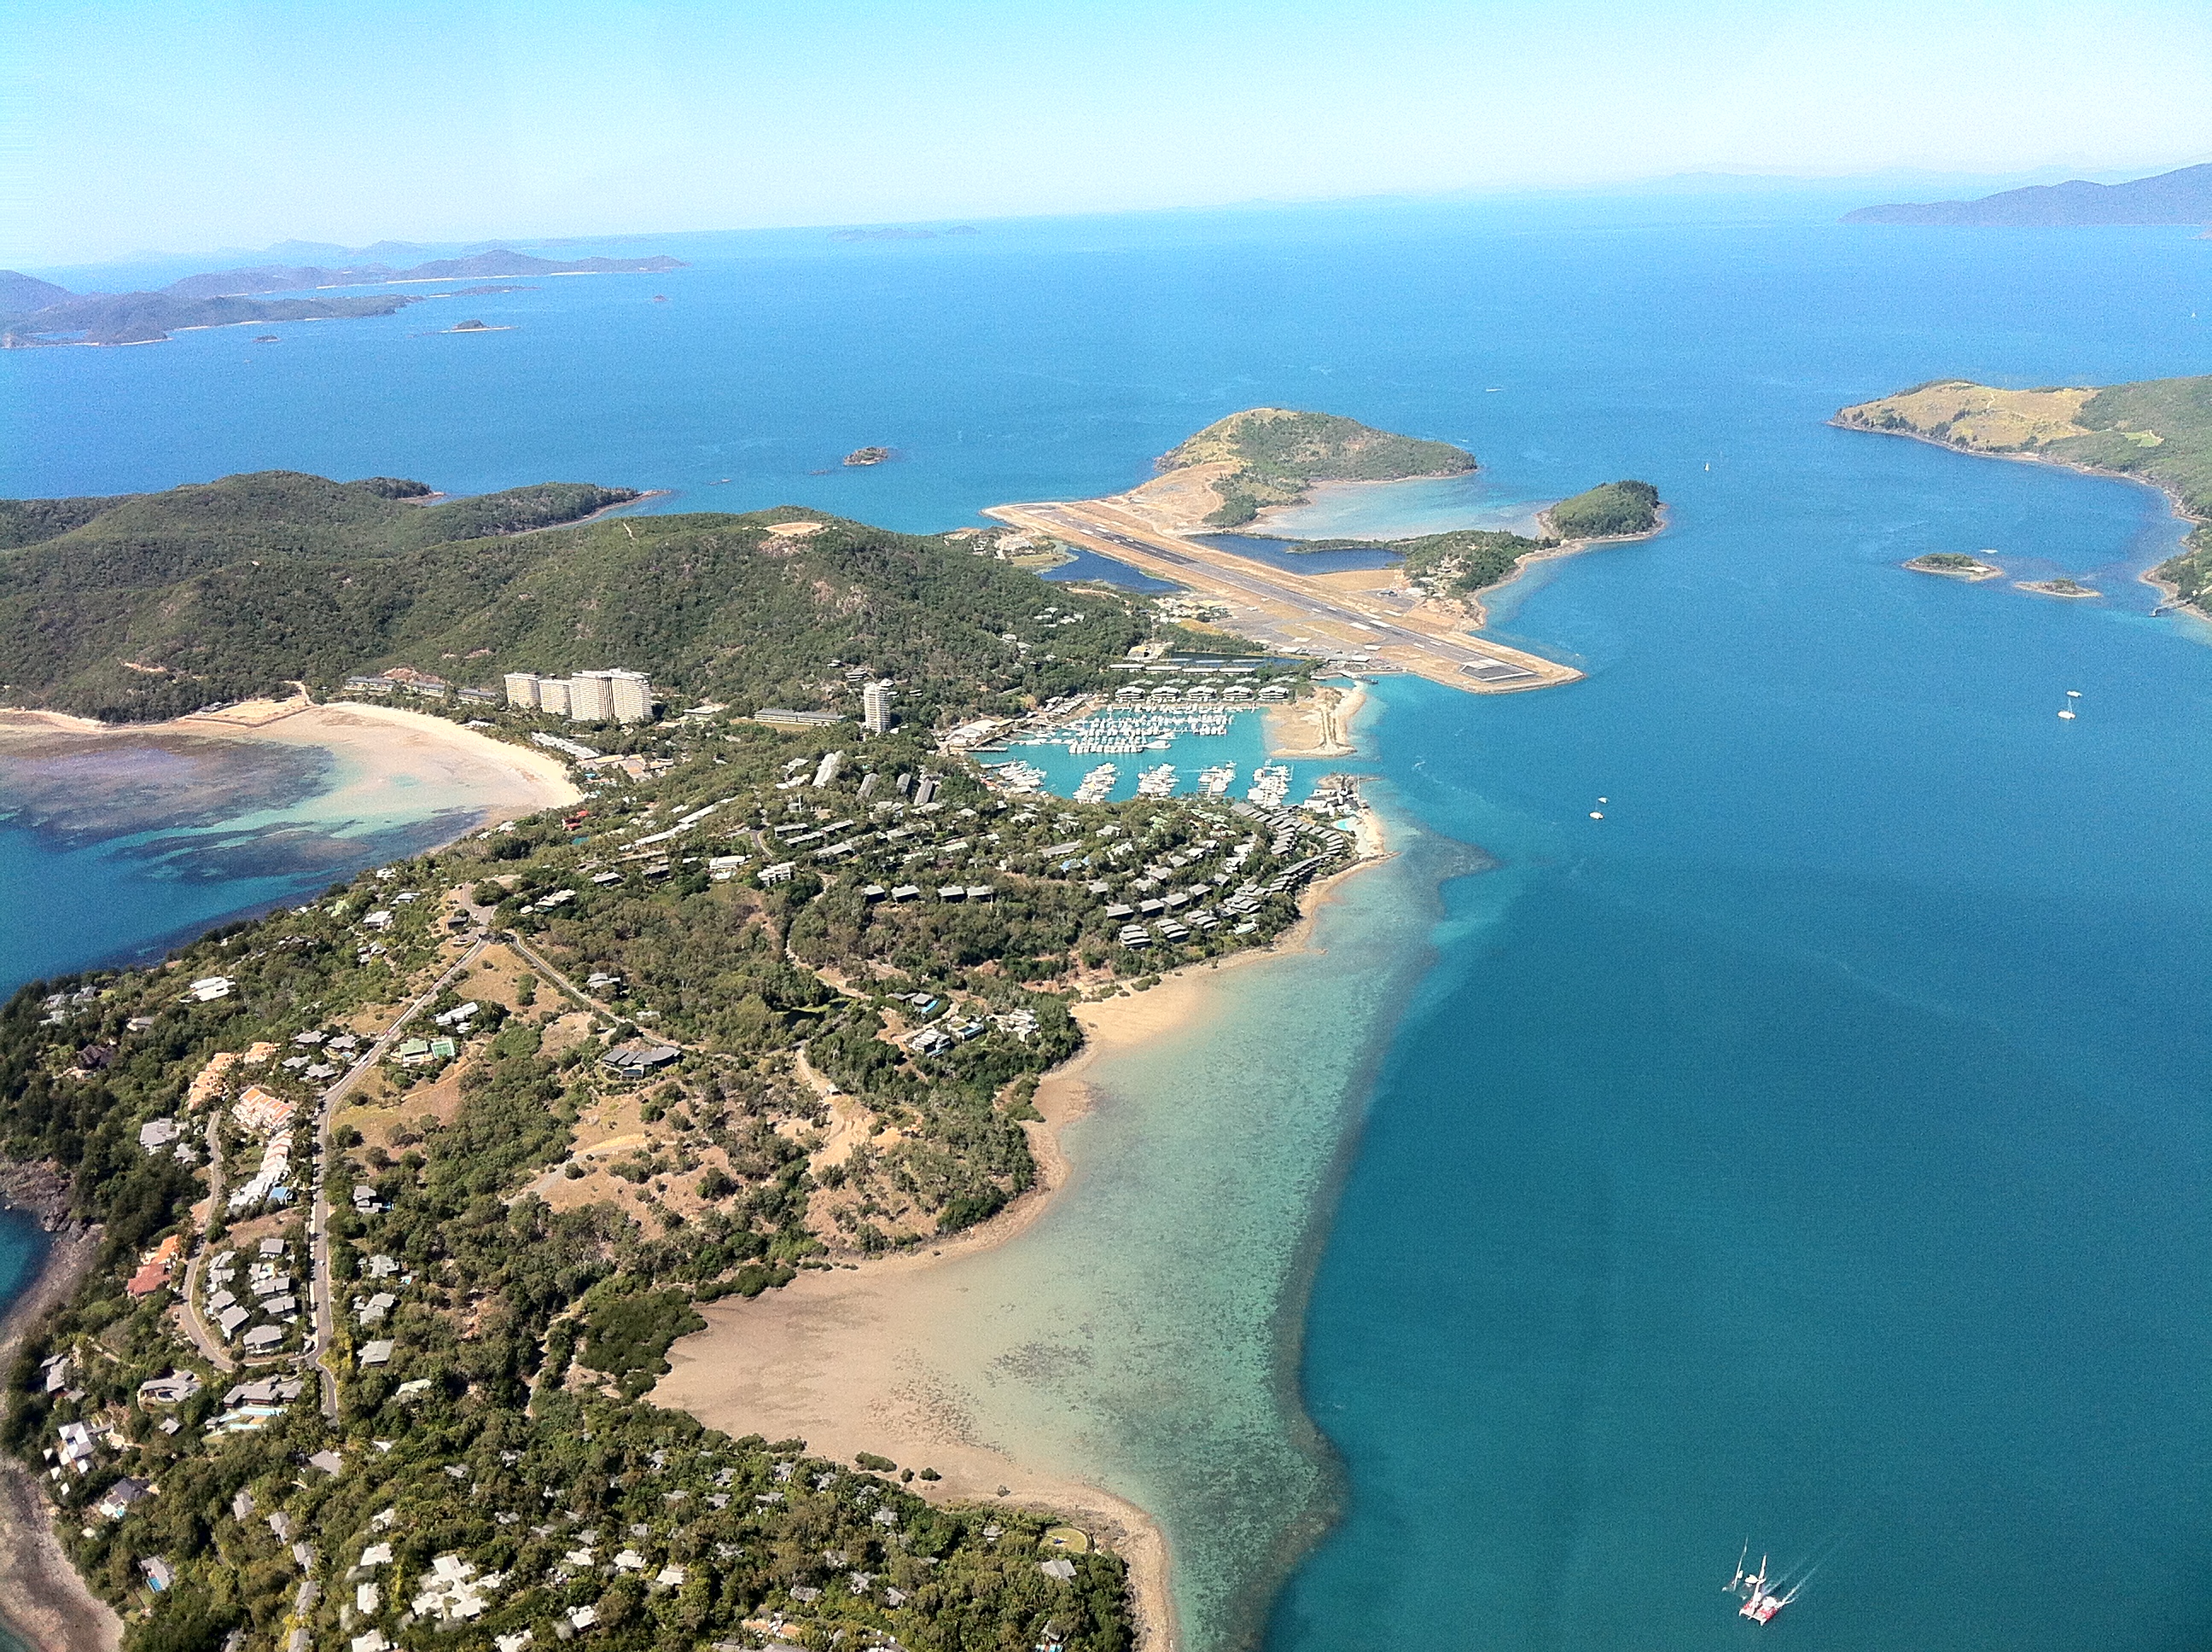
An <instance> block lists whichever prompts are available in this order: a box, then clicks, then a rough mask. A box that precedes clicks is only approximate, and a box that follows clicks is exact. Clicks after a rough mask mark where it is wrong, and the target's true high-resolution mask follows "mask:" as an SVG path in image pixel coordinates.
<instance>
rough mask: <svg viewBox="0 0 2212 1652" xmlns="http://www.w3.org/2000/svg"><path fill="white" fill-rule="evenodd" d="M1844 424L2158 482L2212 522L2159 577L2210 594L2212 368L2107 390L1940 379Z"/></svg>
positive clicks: (1864, 407)
mask: <svg viewBox="0 0 2212 1652" xmlns="http://www.w3.org/2000/svg"><path fill="white" fill-rule="evenodd" d="M1836 422H1837V423H1838V424H1841V425H1845V426H1848V427H1850V428H1856V429H1861V430H1878V431H1884V432H1887V433H1890V434H1896V435H1907V436H1918V437H1920V438H1922V439H1923V440H1928V441H1940V442H1942V443H1944V444H1945V445H1946V446H1952V447H1961V448H1964V449H1966V451H1968V452H1977V453H2000V454H2008V455H2012V456H2015V457H2022V458H2034V459H2054V460H2056V461H2057V462H2058V463H2060V464H2063V465H2081V466H2084V467H2086V468H2087V469H2090V470H2096V471H2116V472H2118V473H2119V474H2120V475H2123V476H2132V477H2138V478H2140V479H2141V480H2142V481H2146V482H2151V483H2156V484H2157V485H2158V486H2160V487H2161V488H2164V489H2166V491H2167V492H2168V493H2170V494H2172V495H2173V496H2174V498H2175V499H2176V500H2178V501H2179V503H2180V506H2181V508H2182V509H2183V511H2185V513H2187V514H2189V515H2190V516H2191V517H2194V518H2195V519H2197V522H2199V523H2200V524H2203V525H2200V526H2199V527H2198V528H2197V530H2196V531H2195V532H2193V533H2192V534H2191V536H2190V538H2189V543H2188V547H2187V548H2186V549H2185V550H2184V551H2183V553H2182V554H2181V555H2180V556H2176V557H2174V558H2173V559H2172V561H2171V562H2166V564H2164V565H2163V566H2162V567H2160V568H2157V569H2155V570H2154V573H2155V575H2156V577H2157V578H2159V579H2160V580H2164V581H2165V582H2166V583H2167V584H2169V585H2171V586H2174V587H2175V588H2176V589H2177V590H2179V592H2180V594H2181V596H2182V598H2183V599H2184V600H2185V601H2191V602H2194V601H2197V599H2198V598H2200V597H2201V596H2203V593H2204V592H2206V591H2208V590H2212V374H2207V375H2205V376H2203V377H2201V378H2193V379H2144V380H2137V381H2136V382H2135V383H2133V384H2124V385H2110V386H2106V387H2104V388H2102V389H2096V388H2092V387H2089V386H2059V387H2053V388H2047V389H2040V390H2001V389H1997V388H1995V387H1993V386H1989V385H1978V384H1975V383H1973V382H1972V381H1971V380H1964V379H1939V380H1935V381H1934V382H1932V383H1929V384H1924V385H1916V386H1913V387H1912V388H1911V389H1910V390H1901V391H1899V392H1897V393H1896V394H1895V395H1893V396H1885V397H1882V398H1880V399H1879V400H1876V401H1871V402H1862V403H1860V404H1857V406H1855V407H1846V408H1844V409H1843V410H1841V411H1839V412H1838V414H1837V415H1836Z"/></svg>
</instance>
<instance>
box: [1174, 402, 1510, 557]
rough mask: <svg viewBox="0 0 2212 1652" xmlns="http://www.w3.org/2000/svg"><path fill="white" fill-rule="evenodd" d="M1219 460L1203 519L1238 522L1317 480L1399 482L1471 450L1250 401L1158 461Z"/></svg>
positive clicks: (1179, 466)
mask: <svg viewBox="0 0 2212 1652" xmlns="http://www.w3.org/2000/svg"><path fill="white" fill-rule="evenodd" d="M1199 465H1220V466H1223V467H1225V468H1224V469H1223V471H1222V473H1221V474H1220V475H1219V476H1218V477H1216V478H1215V479H1214V481H1213V483H1212V487H1213V491H1214V494H1215V495H1216V496H1217V497H1218V499H1219V500H1220V501H1221V504H1220V508H1219V509H1218V510H1216V511H1214V512H1213V513H1212V515H1210V516H1209V517H1208V518H1207V520H1208V521H1209V522H1212V523H1213V524H1214V525H1217V526H1221V527H1236V526H1238V525H1242V524H1243V523H1246V522H1249V521H1250V520H1251V519H1253V518H1254V517H1255V516H1256V515H1258V514H1259V513H1260V512H1261V511H1262V510H1264V509H1266V508H1267V507H1268V506H1270V505H1290V504H1295V503H1297V501H1300V500H1302V499H1304V497H1305V496H1306V490H1307V489H1308V488H1310V486H1311V485H1312V484H1313V483H1316V482H1401V481H1404V480H1406V479H1407V478H1409V477H1426V476H1458V475H1460V474H1462V473H1463V472H1465V471H1472V470H1474V468H1475V464H1474V454H1472V453H1470V452H1467V451H1466V450H1465V449H1463V448H1459V447H1455V446H1452V445H1451V444H1450V443H1449V442H1443V441H1426V440H1422V439H1420V438H1419V437H1415V436H1401V435H1397V434H1393V433H1392V432H1390V431H1388V430H1377V429H1376V428H1373V427H1372V426H1371V425H1364V424H1362V423H1360V422H1358V420H1356V419H1347V418H1344V417H1342V416H1340V415H1337V414H1334V413H1301V412H1294V411H1292V410H1289V409H1287V408H1280V407H1253V408H1247V409H1246V410H1244V411H1243V412H1242V413H1232V414H1231V415H1230V416H1228V417H1227V418H1225V419H1218V420H1216V421H1215V422H1213V423H1212V424H1209V425H1208V426H1206V428H1205V429H1203V430H1201V431H1200V432H1199V433H1198V434H1196V435H1194V436H1192V437H1191V438H1189V439H1188V440H1186V441H1184V442H1182V444H1181V445H1180V446H1177V447H1176V448H1175V450H1174V451H1173V452H1169V453H1166V454H1164V455H1163V456H1162V457H1161V459H1160V460H1159V468H1160V470H1161V471H1163V472H1168V473H1171V472H1173V471H1183V470H1189V469H1192V468H1193V467H1195V466H1199Z"/></svg>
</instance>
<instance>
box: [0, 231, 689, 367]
mask: <svg viewBox="0 0 2212 1652" xmlns="http://www.w3.org/2000/svg"><path fill="white" fill-rule="evenodd" d="M339 250H343V249H339ZM369 250H371V251H374V250H376V249H374V248H371V249H369ZM408 250H412V249H408ZM683 268H684V261H683V260H682V259H680V258H665V257H662V258H577V259H574V260H572V261H570V262H568V263H561V262H559V261H557V260H555V259H552V258H532V257H531V256H530V255H529V254H528V253H526V252H509V251H508V250H507V249H506V248H505V247H495V248H493V249H492V250H490V251H489V252H476V253H471V255H470V256H468V257H466V258H437V259H434V260H433V261H431V262H430V263H428V264H415V265H413V266H411V267H409V268H405V269H397V270H395V269H393V268H392V266H390V265H389V264H352V265H349V266H346V267H344V268H340V269H325V268H324V267H322V266H320V265H316V264H264V265H262V266H261V267H259V268H258V269H252V270H213V271H210V273H208V274H205V275H198V276H185V278H184V279H183V280H182V281H174V282H170V283H169V284H168V285H167V287H164V288H161V290H160V291H159V292H151V293H86V294H76V293H72V292H70V291H69V290H68V289H67V288H61V287H57V286H55V285H54V284H53V283H52V282H46V281H40V280H39V279H37V278H36V277H35V276H25V275H19V274H17V273H16V272H15V270H0V343H4V344H5V345H6V346H8V347H9V348H14V349H20V348H22V347H25V346H27V345H34V344H45V343H62V342H64V341H69V340H73V339H74V340H80V341H82V343H89V344H143V343H154V342H155V341H157V340H160V339H163V338H167V337H168V336H169V334H170V333H171V332H172V331H174V330H176V329H178V328H180V327H222V326H233V325H240V324H241V323H246V322H264V323H266V322H276V321H307V320H335V319H346V318H357V317H362V316H373V315H390V314H392V313H393V312H394V311H396V310H398V309H399V308H401V307H403V306H404V305H408V304H412V303H415V302H416V298H415V297H414V296H413V295H406V294H373V295H349V296H340V295H328V296H324V295H318V296H316V297H313V298H291V299H278V300H275V301H257V300H256V299H255V298H254V297H253V295H255V294H258V293H295V292H302V291H307V290H311V289H313V288H326V287H360V286H380V285H388V284H390V283H392V282H417V281H419V282H440V281H476V280H481V279H483V278H484V277H486V276H583V275H593V276H598V275H659V274H660V273H661V272H663V271H664V270H681V269H683Z"/></svg>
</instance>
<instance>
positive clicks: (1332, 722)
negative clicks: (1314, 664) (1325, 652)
mask: <svg viewBox="0 0 2212 1652" xmlns="http://www.w3.org/2000/svg"><path fill="white" fill-rule="evenodd" d="M1366 703H1367V685H1366V684H1365V683H1362V682H1359V681H1358V680H1357V679H1355V680H1354V681H1353V683H1352V686H1351V687H1350V688H1348V689H1337V688H1333V687H1330V686H1328V684H1323V685H1322V687H1320V688H1318V689H1316V690H1315V691H1314V693H1313V695H1311V696H1310V698H1308V699H1304V700H1294V701H1291V703H1290V704H1288V705H1285V706H1271V707H1269V708H1267V750H1268V754H1269V755H1270V756H1276V757H1296V758H1301V759H1305V758H1322V757H1349V756H1354V755H1356V754H1357V753H1358V750H1359V748H1358V744H1356V743H1355V742H1354V740H1353V738H1352V724H1353V722H1354V720H1356V719H1357V718H1358V715H1359V711H1360V708H1361V707H1363V706H1364V705H1365V704H1366Z"/></svg>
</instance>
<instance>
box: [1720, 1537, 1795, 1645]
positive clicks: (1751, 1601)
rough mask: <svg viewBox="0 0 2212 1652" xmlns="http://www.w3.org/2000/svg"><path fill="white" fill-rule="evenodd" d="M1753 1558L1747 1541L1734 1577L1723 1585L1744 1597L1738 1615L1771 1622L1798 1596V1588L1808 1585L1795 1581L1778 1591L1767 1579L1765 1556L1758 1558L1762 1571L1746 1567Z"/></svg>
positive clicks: (1736, 1565) (1738, 1559)
mask: <svg viewBox="0 0 2212 1652" xmlns="http://www.w3.org/2000/svg"><path fill="white" fill-rule="evenodd" d="M1750 1558H1751V1545H1750V1543H1749V1542H1748V1541H1746V1543H1745V1544H1744V1546H1743V1552H1742V1553H1741V1554H1740V1555H1738V1556H1737V1557H1736V1561H1735V1576H1733V1577H1731V1578H1729V1580H1728V1582H1726V1583H1724V1584H1723V1585H1722V1587H1723V1588H1726V1589H1727V1590H1728V1592H1729V1594H1735V1595H1740V1596H1741V1597H1742V1600H1743V1605H1742V1606H1741V1607H1739V1608H1738V1609H1737V1612H1736V1616H1738V1617H1739V1618H1748V1619H1751V1620H1752V1622H1753V1623H1755V1624H1771V1623H1772V1622H1773V1621H1774V1619H1775V1618H1776V1616H1777V1615H1778V1614H1779V1613H1780V1612H1781V1610H1782V1608H1783V1607H1784V1606H1788V1605H1789V1604H1790V1602H1791V1601H1792V1600H1796V1598H1797V1591H1798V1590H1799V1589H1801V1588H1804V1587H1805V1585H1804V1583H1803V1582H1802V1581H1801V1582H1796V1583H1792V1584H1791V1585H1790V1587H1789V1588H1788V1589H1786V1590H1784V1592H1783V1593H1782V1594H1776V1593H1775V1592H1774V1590H1773V1588H1771V1586H1770V1585H1769V1583H1768V1581H1767V1576H1766V1557H1765V1555H1761V1556H1759V1570H1757V1571H1754V1572H1747V1571H1746V1570H1744V1569H1743V1564H1744V1562H1745V1561H1747V1560H1748V1559H1750Z"/></svg>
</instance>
